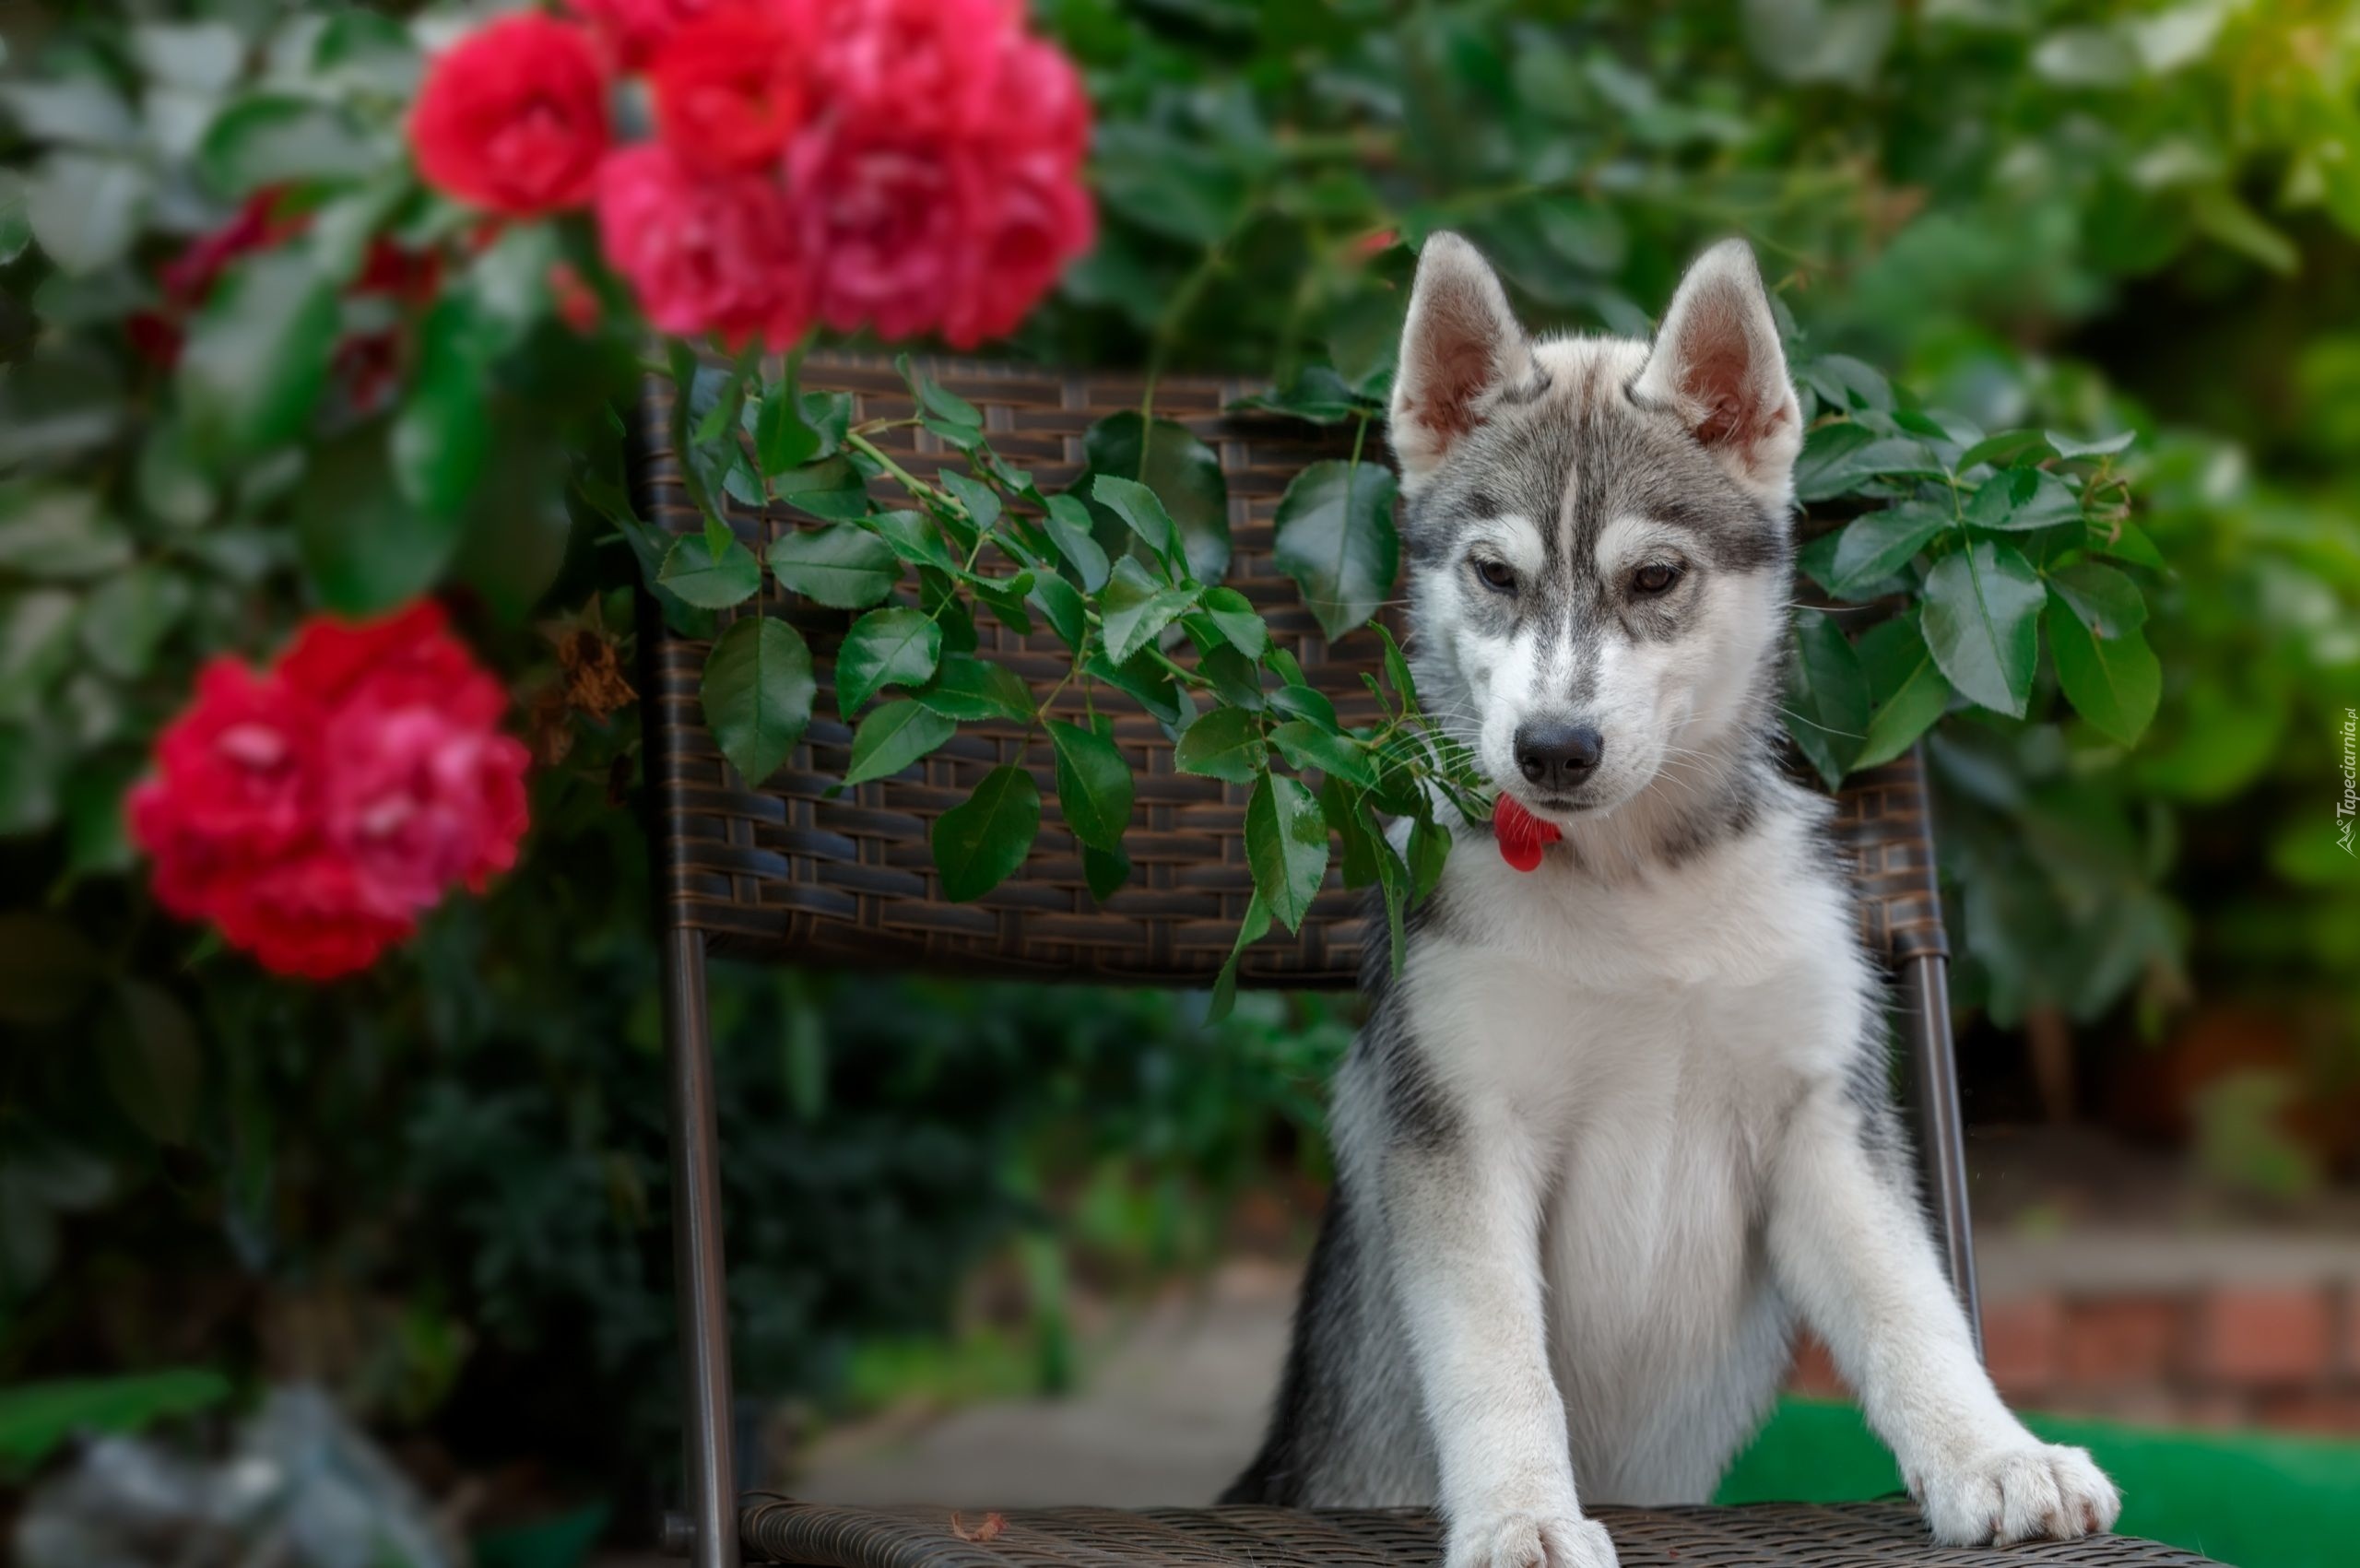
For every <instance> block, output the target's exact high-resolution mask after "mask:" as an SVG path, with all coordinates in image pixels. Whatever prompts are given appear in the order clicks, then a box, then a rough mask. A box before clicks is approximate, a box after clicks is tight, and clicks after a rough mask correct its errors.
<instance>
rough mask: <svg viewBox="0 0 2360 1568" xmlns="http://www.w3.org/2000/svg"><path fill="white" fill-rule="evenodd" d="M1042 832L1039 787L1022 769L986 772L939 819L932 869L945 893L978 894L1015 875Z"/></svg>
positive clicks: (965, 897) (956, 899)
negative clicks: (959, 803)
mask: <svg viewBox="0 0 2360 1568" xmlns="http://www.w3.org/2000/svg"><path fill="white" fill-rule="evenodd" d="M1039 831H1041V791H1040V788H1039V787H1038V786H1037V785H1035V784H1033V782H1032V774H1031V773H1029V772H1025V771H1024V770H1023V769H1022V768H1019V767H1015V766H1012V765H1011V766H1002V767H997V768H994V769H993V770H992V771H991V772H988V773H985V775H984V780H983V782H982V783H981V784H977V785H976V786H975V793H974V794H973V795H971V796H968V797H967V799H966V801H965V802H964V803H963V804H962V805H958V806H954V807H952V808H950V810H948V811H945V812H944V813H943V814H942V815H941V816H940V817H938V818H937V819H935V824H934V832H933V835H932V837H933V843H934V868H935V870H936V871H937V872H938V873H939V874H940V875H941V878H942V896H943V897H945V898H947V899H949V900H950V901H951V902H953V903H965V902H968V901H969V900H971V899H979V898H981V897H983V896H984V895H985V893H987V892H990V891H991V890H993V889H994V888H997V887H998V886H999V885H1000V884H1001V883H1002V882H1005V881H1006V880H1008V878H1010V877H1012V876H1014V875H1015V874H1016V871H1017V868H1018V867H1021V866H1022V865H1023V864H1024V857H1025V855H1027V854H1029V853H1030V852H1031V851H1032V839H1033V836H1034V835H1035V834H1037V833H1038V832H1039Z"/></svg>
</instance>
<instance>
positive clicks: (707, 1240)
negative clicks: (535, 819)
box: [663, 930, 737, 1568]
mask: <svg viewBox="0 0 2360 1568" xmlns="http://www.w3.org/2000/svg"><path fill="white" fill-rule="evenodd" d="M663 959H664V1054H665V1063H666V1069H667V1076H668V1077H669V1079H670V1088H671V1141H672V1248H673V1254H672V1256H673V1267H674V1272H675V1274H676V1275H677V1278H678V1292H677V1294H678V1303H679V1311H680V1373H681V1384H682V1389H683V1397H682V1400H681V1414H682V1417H683V1421H682V1426H683V1430H684V1435H685V1437H686V1439H687V1446H688V1455H687V1457H688V1491H689V1495H688V1507H687V1511H686V1513H685V1515H679V1516H677V1517H676V1518H674V1519H670V1520H667V1521H666V1525H667V1527H666V1529H665V1532H664V1534H665V1537H666V1544H667V1547H669V1548H671V1549H672V1550H674V1551H675V1552H676V1553H677V1554H678V1555H680V1556H685V1557H686V1558H688V1560H689V1561H690V1563H691V1564H693V1568H737V1463H736V1456H735V1455H734V1454H733V1453H732V1452H731V1448H732V1444H731V1427H730V1423H731V1416H732V1411H731V1396H730V1385H729V1295H728V1276H727V1274H726V1270H725V1269H724V1267H723V1264H722V1252H721V1142H720V1133H719V1130H718V1128H717V1126H715V1115H714V1087H713V1029H712V1023H711V1020H709V1018H708V1017H707V1016H706V1012H705V989H704V937H702V935H700V934H699V933H697V932H695V931H684V930H672V931H667V932H666V933H665V934H664V955H663Z"/></svg>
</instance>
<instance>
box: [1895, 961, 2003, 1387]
mask: <svg viewBox="0 0 2360 1568" xmlns="http://www.w3.org/2000/svg"><path fill="white" fill-rule="evenodd" d="M1901 991H1902V997H1903V1002H1904V1008H1905V1013H1906V1020H1905V1024H1906V1029H1907V1031H1908V1034H1909V1076H1910V1084H1911V1090H1912V1092H1913V1094H1914V1095H1915V1097H1916V1100H1917V1153H1918V1158H1919V1160H1920V1161H1923V1163H1924V1168H1925V1180H1926V1196H1927V1198H1928V1200H1929V1202H1930V1203H1931V1204H1932V1205H1933V1208H1934V1218H1935V1220H1937V1221H1939V1222H1940V1224H1941V1240H1942V1258H1943V1262H1944V1263H1945V1264H1946V1265H1947V1266H1948V1267H1949V1269H1950V1276H1951V1289H1952V1290H1953V1291H1957V1292H1958V1302H1959V1305H1960V1306H1961V1307H1962V1308H1963V1309H1965V1313H1966V1326H1967V1327H1968V1329H1969V1330H1971V1331H1972V1332H1973V1333H1974V1335H1975V1347H1976V1350H1977V1351H1978V1352H1980V1351H1981V1350H1982V1348H1983V1309H1982V1304H1981V1302H1980V1300H1979V1298H1978V1297H1977V1295H1976V1288H1975V1232H1974V1227H1973V1225H1972V1224H1971V1223H1970V1222H1969V1220H1968V1217H1967V1210H1966V1134H1965V1127H1964V1126H1963V1125H1962V1123H1961V1119H1960V1115H1959V1097H1958V1055H1957V1053H1956V1051H1955V1050H1954V1049H1953V1046H1952V1043H1951V996H1950V961H1949V960H1948V959H1947V958H1945V957H1943V956H1942V955H1941V954H1940V953H1923V954H1920V955H1918V956H1917V957H1916V958H1913V959H1909V960H1907V961H1906V962H1904V964H1903V965H1902V971H1901Z"/></svg>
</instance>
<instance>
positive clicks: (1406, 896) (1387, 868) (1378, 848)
mask: <svg viewBox="0 0 2360 1568" xmlns="http://www.w3.org/2000/svg"><path fill="white" fill-rule="evenodd" d="M1361 827H1362V831H1363V837H1364V838H1365V839H1366V840H1367V841H1368V844H1369V848H1370V850H1371V852H1372V853H1373V855H1374V856H1375V861H1376V883H1377V887H1378V888H1379V890H1382V891H1383V893H1384V895H1385V933H1386V937H1387V939H1388V941H1389V944H1390V946H1389V951H1390V952H1391V954H1392V959H1393V978H1394V979H1396V980H1398V979H1400V978H1401V965H1402V963H1403V962H1404V961H1406V960H1407V959H1408V957H1409V949H1410V942H1409V937H1408V935H1407V933H1406V932H1405V931H1404V930H1403V920H1404V916H1405V915H1406V914H1408V911H1409V905H1410V896H1411V894H1412V893H1413V892H1414V891H1415V889H1414V888H1413V887H1412V885H1411V883H1412V878H1411V877H1410V867H1408V866H1407V865H1405V864H1404V863H1403V862H1402V859H1401V855H1400V852H1398V850H1396V849H1395V848H1394V847H1393V840H1392V839H1391V838H1390V837H1389V836H1387V835H1386V831H1385V824H1384V823H1382V822H1380V821H1378V820H1377V819H1376V814H1375V812H1374V811H1373V810H1371V809H1370V808H1368V807H1367V806H1366V805H1365V804H1363V807H1362V808H1361Z"/></svg>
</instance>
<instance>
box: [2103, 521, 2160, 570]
mask: <svg viewBox="0 0 2360 1568" xmlns="http://www.w3.org/2000/svg"><path fill="white" fill-rule="evenodd" d="M2087 548H2088V549H2089V551H2090V553H2091V554H2093V555H2103V556H2111V557H2112V558H2113V559H2115V560H2127V561H2129V562H2130V564H2131V565H2133V566H2143V567H2146V568H2147V569H2148V570H2149V571H2151V572H2168V571H2170V570H2171V568H2170V567H2169V566H2168V565H2167V564H2166V563H2165V560H2164V552H2163V551H2161V550H2159V549H2157V548H2155V542H2154V541H2153V539H2150V538H2149V537H2147V536H2146V535H2144V534H2142V533H2141V532H2140V531H2139V529H2138V527H2137V526H2136V525H2133V524H2130V523H2117V524H2114V525H2112V526H2111V527H2104V526H2093V527H2092V528H2091V530H2090V539H2089V544H2088V547H2087Z"/></svg>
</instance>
